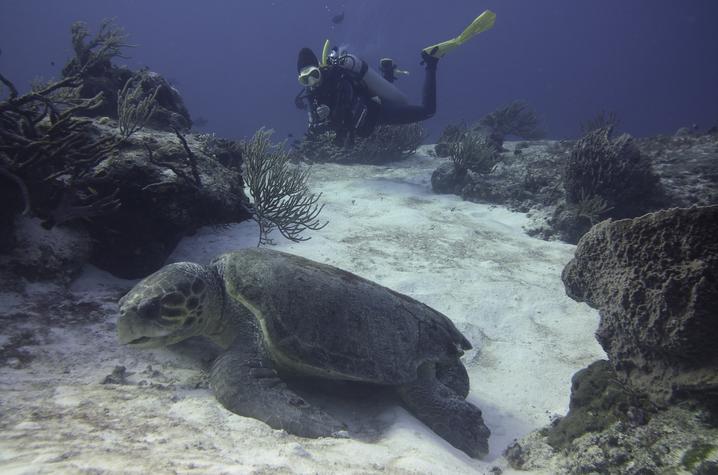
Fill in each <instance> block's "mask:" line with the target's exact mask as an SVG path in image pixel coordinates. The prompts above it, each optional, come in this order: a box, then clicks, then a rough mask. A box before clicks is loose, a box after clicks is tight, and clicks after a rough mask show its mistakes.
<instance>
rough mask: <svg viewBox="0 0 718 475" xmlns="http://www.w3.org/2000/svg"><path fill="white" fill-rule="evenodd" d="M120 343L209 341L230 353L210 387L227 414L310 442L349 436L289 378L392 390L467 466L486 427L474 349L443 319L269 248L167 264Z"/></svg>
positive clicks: (135, 302) (131, 304)
mask: <svg viewBox="0 0 718 475" xmlns="http://www.w3.org/2000/svg"><path fill="white" fill-rule="evenodd" d="M119 303H120V318H119V320H118V322H117V330H118V335H119V340H120V342H122V343H124V344H128V345H130V346H132V347H138V348H149V347H157V346H163V345H169V344H173V343H177V342H179V341H182V340H184V339H186V338H189V337H192V336H200V335H202V336H205V337H208V338H209V339H211V340H212V341H214V342H215V343H216V344H217V345H219V346H221V347H222V348H224V349H225V350H226V351H224V352H223V353H222V354H220V356H219V357H217V359H216V360H215V361H214V363H213V365H212V369H211V374H210V386H211V388H212V389H213V391H214V394H215V396H216V398H217V399H218V400H219V401H220V402H221V403H222V405H224V406H225V407H226V408H227V409H229V410H230V411H232V412H234V413H236V414H239V415H242V416H247V417H253V418H255V419H259V420H260V421H263V422H265V423H266V424H268V425H269V426H271V427H273V428H275V429H284V430H286V431H287V432H289V433H291V434H295V435H298V436H303V437H322V436H332V435H339V433H340V432H341V431H344V430H345V429H346V426H345V425H344V424H343V423H341V422H339V421H338V420H337V419H336V418H334V417H333V416H331V415H330V414H328V413H326V412H325V411H323V410H321V409H319V408H318V407H316V406H314V405H310V404H309V403H307V402H306V401H305V400H304V399H302V398H301V397H300V396H299V395H298V394H297V393H295V392H294V391H292V390H291V389H290V388H289V387H288V386H287V385H286V384H285V383H284V382H283V381H282V380H281V379H280V376H281V375H282V374H289V375H292V376H307V377H318V378H325V379H334V380H348V381H359V382H365V383H373V384H379V385H384V386H393V387H395V388H396V392H397V393H398V394H399V396H400V399H401V401H402V402H403V404H404V406H405V407H406V408H407V409H408V410H409V411H410V412H411V413H412V414H414V416H416V417H417V418H418V419H419V420H421V421H422V422H424V423H425V424H426V425H427V426H429V427H430V428H431V429H432V430H433V431H434V432H436V433H437V434H438V435H440V436H441V437H443V438H444V439H445V440H447V441H448V442H449V443H451V444H452V445H453V446H454V447H456V448H458V449H460V450H462V451H464V452H465V453H467V454H468V455H469V456H471V457H481V456H482V455H485V454H486V453H487V452H488V437H489V429H488V428H487V427H486V425H484V421H483V419H482V416H481V411H480V410H479V409H478V408H477V407H476V406H474V405H473V404H471V403H469V402H467V401H466V399H465V398H466V395H467V394H468V392H469V378H468V375H467V373H466V369H465V368H464V366H463V364H462V363H461V361H460V360H459V357H460V356H461V355H462V354H463V350H466V349H469V348H471V344H470V343H469V341H468V340H467V339H466V338H465V337H464V336H463V335H462V334H461V333H460V332H459V331H458V330H457V329H456V327H455V326H454V325H453V323H451V321H450V320H449V319H448V318H447V317H446V316H444V315H443V314H441V313H439V312H437V311H436V310H434V309H432V308H430V307H428V306H426V305H424V304H422V303H420V302H418V301H416V300H414V299H412V298H410V297H408V296H406V295H402V294H400V293H397V292H394V291H392V290H390V289H388V288H386V287H383V286H381V285H379V284H377V283H374V282H371V281H369V280H366V279H363V278H361V277H358V276H356V275H354V274H352V273H350V272H347V271H344V270H341V269H338V268H336V267H333V266H330V265H326V264H321V263H318V262H314V261H311V260H309V259H305V258H302V257H299V256H295V255H292V254H287V253H284V252H279V251H274V250H268V249H243V250H240V251H236V252H231V253H227V254H223V255H221V256H219V257H217V258H216V259H214V260H213V261H212V263H211V264H210V265H208V266H201V265H199V264H194V263H190V262H181V263H175V264H169V265H167V266H165V267H163V268H162V269H160V270H159V271H157V272H155V273H154V274H152V275H150V276H149V277H147V278H145V279H144V280H142V281H141V282H140V283H138V284H137V285H136V286H135V287H134V288H133V289H132V290H130V291H129V292H128V293H127V295H125V296H124V297H122V299H121V300H120V302H119Z"/></svg>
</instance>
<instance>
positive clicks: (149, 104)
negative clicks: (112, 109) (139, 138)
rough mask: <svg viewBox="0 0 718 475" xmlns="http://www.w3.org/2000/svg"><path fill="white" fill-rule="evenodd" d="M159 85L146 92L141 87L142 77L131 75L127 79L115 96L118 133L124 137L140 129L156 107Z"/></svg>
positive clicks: (126, 137)
mask: <svg viewBox="0 0 718 475" xmlns="http://www.w3.org/2000/svg"><path fill="white" fill-rule="evenodd" d="M159 90H160V86H157V87H155V89H154V91H152V92H150V93H146V92H145V91H144V88H143V87H142V78H141V77H136V76H133V77H131V78H130V79H128V80H127V82H126V83H125V86H124V87H123V88H122V90H121V91H120V93H119V94H118V96H117V122H118V124H119V127H120V134H121V135H122V137H124V138H125V139H128V138H130V136H131V135H132V134H134V133H135V132H137V131H138V130H141V129H142V128H143V127H144V126H145V123H147V121H148V120H149V119H150V117H151V116H152V114H153V113H154V111H155V109H156V108H157V101H156V100H155V99H156V98H157V93H158V92H159Z"/></svg>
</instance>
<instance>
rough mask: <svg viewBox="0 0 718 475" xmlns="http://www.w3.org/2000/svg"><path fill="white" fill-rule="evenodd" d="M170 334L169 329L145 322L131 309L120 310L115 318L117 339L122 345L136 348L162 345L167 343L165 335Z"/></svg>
mask: <svg viewBox="0 0 718 475" xmlns="http://www.w3.org/2000/svg"><path fill="white" fill-rule="evenodd" d="M171 334H172V331H171V330H167V329H163V328H158V327H157V326H156V325H148V324H145V323H144V322H143V320H142V319H141V317H140V316H139V315H138V314H137V312H135V311H133V310H132V309H124V308H123V309H122V310H120V318H119V319H118V320H117V339H118V340H119V342H120V343H121V344H123V345H129V346H134V347H138V348H154V347H158V346H164V345H166V344H167V343H168V339H167V337H168V336H170V335H171Z"/></svg>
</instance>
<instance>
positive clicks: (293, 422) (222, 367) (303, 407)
mask: <svg viewBox="0 0 718 475" xmlns="http://www.w3.org/2000/svg"><path fill="white" fill-rule="evenodd" d="M210 386H211V387H212V390H213V391H214V394H215V397H216V398H217V400H218V401H219V402H220V403H221V404H222V405H223V406H224V407H225V408H227V409H228V410H230V411H232V412H234V413H235V414H239V415H240V416H245V417H252V418H254V419H257V420H260V421H262V422H264V423H265V424H267V425H268V426H270V427H272V428H273V429H283V430H285V431H287V432H289V433H290V434H294V435H298V436H300V437H330V436H337V435H339V434H338V433H339V432H340V431H345V430H346V426H345V425H344V424H342V423H341V422H339V421H338V420H336V419H335V418H334V417H332V416H330V415H329V414H327V413H325V412H324V411H322V410H321V409H319V408H317V407H314V406H312V405H310V404H309V403H308V402H306V401H305V400H304V399H303V398H302V397H300V396H299V395H298V394H296V393H295V392H294V391H292V390H291V389H289V388H288V387H287V385H286V384H285V383H284V382H283V381H282V380H281V379H280V378H279V377H278V376H277V373H276V371H275V370H274V369H273V368H272V364H271V362H270V361H269V359H268V358H266V357H264V356H263V355H261V353H260V352H259V351H252V350H251V349H242V348H240V347H239V345H235V346H233V347H232V348H230V349H229V350H228V351H227V352H225V353H224V354H222V355H220V356H219V357H218V358H217V360H216V361H215V362H214V365H213V366H212V372H211V375H210Z"/></svg>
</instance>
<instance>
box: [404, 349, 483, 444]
mask: <svg viewBox="0 0 718 475" xmlns="http://www.w3.org/2000/svg"><path fill="white" fill-rule="evenodd" d="M398 393H399V396H400V397H401V399H402V401H403V402H404V405H405V406H406V408H407V409H408V410H409V412H411V413H412V414H413V415H414V416H415V417H416V418H417V419H419V420H420V421H421V422H423V423H424V424H426V425H427V426H429V428H430V429H431V430H433V431H434V432H436V434H438V435H439V436H441V437H442V438H443V439H444V440H446V441H447V442H449V443H450V444H451V445H453V446H454V447H456V448H457V449H459V450H461V451H463V452H464V453H466V454H467V455H469V456H470V457H473V458H481V457H483V456H484V455H486V454H487V453H488V451H489V443H488V440H489V435H490V431H489V429H488V427H486V425H485V424H484V419H483V417H482V416H481V410H480V409H479V408H478V407H476V406H474V405H473V404H471V403H469V402H467V401H466V400H465V399H464V398H463V397H461V396H460V395H458V394H456V393H455V392H454V391H452V390H451V389H449V388H448V387H447V386H445V385H444V384H442V383H441V382H439V380H438V379H437V377H436V368H435V365H434V363H424V364H423V365H422V366H421V367H420V368H419V377H418V378H417V380H416V381H413V382H411V383H408V384H403V385H401V386H399V387H398Z"/></svg>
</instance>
